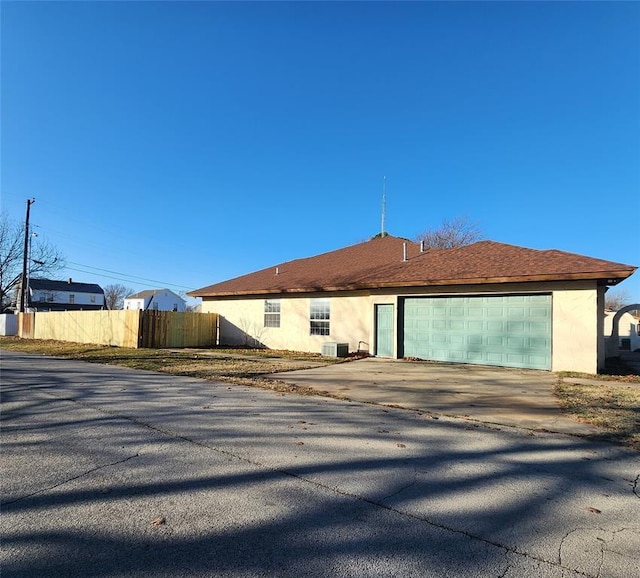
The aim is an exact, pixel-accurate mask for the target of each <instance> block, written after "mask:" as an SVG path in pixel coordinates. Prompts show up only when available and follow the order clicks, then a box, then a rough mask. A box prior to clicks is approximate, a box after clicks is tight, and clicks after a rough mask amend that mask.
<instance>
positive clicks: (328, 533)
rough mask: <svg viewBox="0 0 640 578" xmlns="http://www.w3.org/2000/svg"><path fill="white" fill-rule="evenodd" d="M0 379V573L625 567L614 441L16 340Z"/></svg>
mask: <svg viewBox="0 0 640 578" xmlns="http://www.w3.org/2000/svg"><path fill="white" fill-rule="evenodd" d="M0 379H1V385H2V404H1V409H2V414H1V419H2V423H1V425H2V427H1V435H0V439H1V442H2V448H1V449H2V452H1V454H0V466H1V481H2V492H1V500H2V516H1V518H0V532H1V536H2V548H1V551H0V562H1V570H2V577H3V578H7V577H15V576H24V577H35V576H37V577H49V576H51V577H57V576H61V577H62V576H64V577H71V576H83V577H85V576H109V577H111V576H154V577H157V576H172V577H173V576H177V577H179V576H203V577H204V576H230V577H240V576H242V577H254V576H256V577H257V576H277V577H304V576H329V577H332V576H336V577H337V576H340V577H351V576H353V577H365V576H371V577H374V576H375V577H387V576H389V577H391V576H393V577H403V578H404V577H412V576H415V577H431V576H434V577H435V576H437V577H462V578H466V577H505V578H516V577H517V578H527V577H536V578H539V577H553V578H556V577H574V576H576V577H577V576H592V577H596V576H597V577H620V578H631V577H634V576H638V568H640V455H639V454H637V453H633V452H630V451H629V450H625V449H623V448H620V447H617V446H611V445H604V444H597V443H593V442H587V441H584V440H582V439H579V438H576V437H571V436H565V435H562V434H551V433H542V432H532V431H527V430H524V429H518V428H510V427H501V428H499V427H497V426H489V425H483V424H479V423H470V422H468V421H465V420H458V419H454V418H445V417H440V418H439V419H436V418H435V417H434V416H429V415H425V414H421V413H418V412H415V411H409V410H402V409H394V408H389V407H381V406H376V405H371V404H364V403H353V402H351V403H350V402H343V401H338V400H335V399H329V398H322V397H303V396H297V395H293V394H286V395H285V394H282V393H276V392H272V391H265V390H260V389H254V388H249V387H244V386H235V385H233V386H230V385H228V384H218V383H211V382H205V381H200V380H195V379H188V378H183V377H171V376H168V375H160V374H154V373H151V372H143V371H133V370H127V369H122V368H116V367H108V366H99V365H90V364H85V363H82V362H76V361H69V360H58V359H52V358H45V357H40V356H32V355H27V354H22V353H11V352H2V373H1V375H0ZM154 521H155V523H154Z"/></svg>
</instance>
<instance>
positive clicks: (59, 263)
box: [0, 211, 64, 311]
mask: <svg viewBox="0 0 640 578" xmlns="http://www.w3.org/2000/svg"><path fill="white" fill-rule="evenodd" d="M29 245H30V247H29V250H28V257H29V260H28V263H27V267H28V274H29V276H30V277H31V278H48V277H51V276H53V275H54V274H55V273H56V272H57V271H59V270H60V269H63V268H64V257H63V256H62V254H61V253H60V252H59V251H58V249H57V248H56V247H54V246H53V245H51V244H50V243H48V242H47V241H45V240H44V239H42V238H40V237H38V236H37V235H35V234H32V236H31V238H30V239H29ZM23 259H24V224H21V223H19V222H17V221H13V220H11V219H10V218H9V215H8V214H7V213H6V212H4V211H3V212H2V214H0V310H1V311H4V310H5V309H6V308H7V307H9V306H11V305H12V304H15V302H16V292H17V290H18V288H19V287H20V285H21V280H22V263H23Z"/></svg>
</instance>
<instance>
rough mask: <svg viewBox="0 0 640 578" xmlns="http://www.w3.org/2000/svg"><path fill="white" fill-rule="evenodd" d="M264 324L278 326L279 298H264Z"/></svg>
mask: <svg viewBox="0 0 640 578" xmlns="http://www.w3.org/2000/svg"><path fill="white" fill-rule="evenodd" d="M264 326H265V327H280V299H265V300H264Z"/></svg>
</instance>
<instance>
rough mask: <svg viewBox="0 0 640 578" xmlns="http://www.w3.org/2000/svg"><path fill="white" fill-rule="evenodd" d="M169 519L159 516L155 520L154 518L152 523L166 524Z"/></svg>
mask: <svg viewBox="0 0 640 578" xmlns="http://www.w3.org/2000/svg"><path fill="white" fill-rule="evenodd" d="M166 523H167V521H166V520H165V519H164V518H163V517H162V516H160V517H158V518H156V519H155V520H152V522H151V525H152V526H162V524H166Z"/></svg>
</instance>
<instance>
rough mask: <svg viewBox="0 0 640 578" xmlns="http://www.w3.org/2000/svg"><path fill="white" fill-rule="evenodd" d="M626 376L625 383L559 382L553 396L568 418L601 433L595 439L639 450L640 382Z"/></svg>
mask: <svg viewBox="0 0 640 578" xmlns="http://www.w3.org/2000/svg"><path fill="white" fill-rule="evenodd" d="M594 377H595V376H591V378H592V379H593V378H594ZM625 377H626V378H627V379H628V381H623V380H614V379H608V380H598V381H597V382H593V383H588V381H590V380H580V382H575V383H574V382H572V381H571V380H560V381H559V382H558V383H557V384H556V386H555V394H556V397H557V398H558V402H559V404H560V407H561V408H562V410H563V411H564V412H565V413H566V414H567V415H568V416H569V417H571V418H573V419H575V420H576V421H579V422H583V423H588V424H591V425H595V426H596V427H598V428H600V429H601V430H602V432H601V433H600V434H599V435H597V436H595V437H597V438H599V439H602V440H605V441H610V442H615V443H620V444H624V445H627V446H630V447H632V448H634V449H636V450H638V451H640V383H639V382H638V380H636V379H629V378H628V377H627V376H625ZM623 379H624V378H623Z"/></svg>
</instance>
